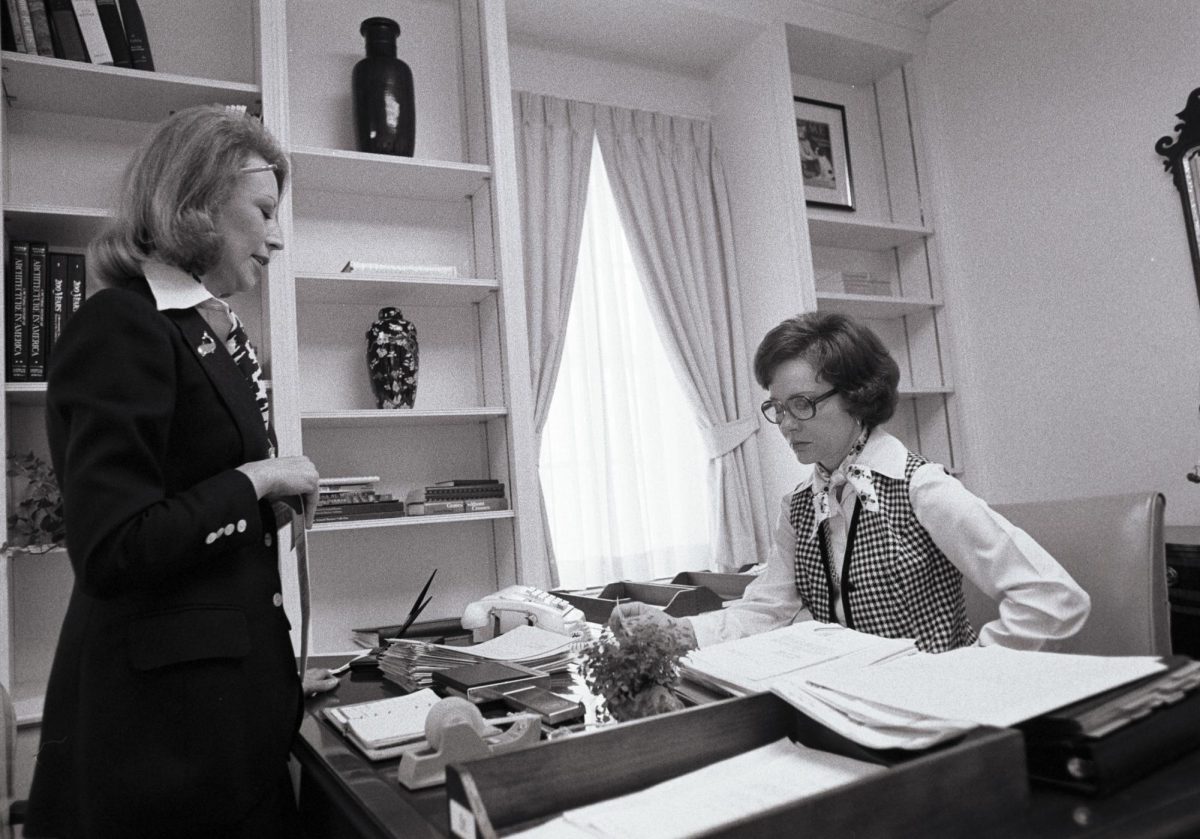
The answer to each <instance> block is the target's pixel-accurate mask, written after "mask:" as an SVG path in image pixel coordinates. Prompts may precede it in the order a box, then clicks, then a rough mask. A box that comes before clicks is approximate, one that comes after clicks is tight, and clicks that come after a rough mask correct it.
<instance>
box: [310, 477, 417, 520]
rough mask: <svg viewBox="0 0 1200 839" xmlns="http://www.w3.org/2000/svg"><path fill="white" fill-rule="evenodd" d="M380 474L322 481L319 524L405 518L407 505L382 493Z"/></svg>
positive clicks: (318, 507) (316, 515) (319, 487)
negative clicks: (379, 488)
mask: <svg viewBox="0 0 1200 839" xmlns="http://www.w3.org/2000/svg"><path fill="white" fill-rule="evenodd" d="M378 483H379V476H378V475H361V476H357V475H356V476H353V477H340V478H321V479H320V481H319V482H318V490H319V495H318V500H317V511H316V514H315V521H318V522H330V521H359V520H363V519H392V518H396V517H398V516H403V515H404V502H403V501H400V500H398V499H397V498H396V497H395V496H393V495H392V494H391V493H386V492H379V490H378V489H377V488H376V486H377V484H378Z"/></svg>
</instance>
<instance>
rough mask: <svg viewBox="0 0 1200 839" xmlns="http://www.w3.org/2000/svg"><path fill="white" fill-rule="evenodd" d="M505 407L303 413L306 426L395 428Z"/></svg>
mask: <svg viewBox="0 0 1200 839" xmlns="http://www.w3.org/2000/svg"><path fill="white" fill-rule="evenodd" d="M507 414H508V410H507V409H506V408H461V409H455V410H445V411H413V410H407V409H398V410H387V409H372V410H365V411H321V412H311V413H305V414H301V415H300V420H301V422H303V424H304V427H305V428H394V427H396V426H420V425H435V426H443V425H471V424H475V423H480V422H487V421H488V420H494V419H500V418H502V417H504V416H507Z"/></svg>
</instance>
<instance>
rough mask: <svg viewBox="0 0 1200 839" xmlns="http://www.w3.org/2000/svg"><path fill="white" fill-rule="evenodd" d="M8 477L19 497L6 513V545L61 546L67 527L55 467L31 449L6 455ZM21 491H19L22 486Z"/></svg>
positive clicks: (39, 549) (38, 550)
mask: <svg viewBox="0 0 1200 839" xmlns="http://www.w3.org/2000/svg"><path fill="white" fill-rule="evenodd" d="M7 473H8V477H9V478H15V479H16V480H15V481H13V482H12V484H10V486H12V487H13V489H14V490H18V491H14V492H13V493H12V497H13V498H18V497H19V498H20V499H21V500H20V501H18V502H17V504H16V505H15V507H14V508H13V512H11V513H9V515H8V542H7V544H6V545H5V547H7V548H21V549H23V550H27V551H29V552H31V553H45V552H47V551H50V550H53V549H54V548H56V547H59V546H61V545H63V544H64V543H65V542H66V539H67V527H66V523H65V522H64V521H63V506H62V495H61V494H60V493H59V491H58V483H57V482H56V481H55V480H54V470H53V469H51V468H50V464H48V463H46V462H45V461H44V460H42V459H41V458H40V457H38V456H37V455H35V454H34V453H33V452H29V453H28V454H10V455H9V456H8V469H7ZM22 484H23V485H24V487H23V491H19V490H20V488H21V485H22Z"/></svg>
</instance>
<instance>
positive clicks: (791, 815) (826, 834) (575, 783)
mask: <svg viewBox="0 0 1200 839" xmlns="http://www.w3.org/2000/svg"><path fill="white" fill-rule="evenodd" d="M785 735H786V736H790V737H792V738H793V739H794V740H797V741H799V742H801V743H803V744H805V745H806V746H810V747H813V748H818V749H823V750H825V751H829V752H836V753H838V754H843V755H847V756H849V757H854V758H858V759H861V760H868V761H871V762H874V763H878V764H881V765H886V766H888V767H889V771H887V772H884V773H881V774H879V775H876V776H874V777H871V778H865V779H863V780H860V781H856V782H854V783H851V784H848V785H846V786H844V787H841V788H839V789H835V790H830V791H828V792H824V793H821V794H818V795H815V796H812V797H810V798H807V799H805V800H803V801H800V802H798V803H795V804H790V805H786V806H783V807H776V808H773V809H770V810H766V811H764V812H762V813H759V814H757V815H756V816H754V817H753V818H750V819H746V820H743V821H740V822H737V823H735V824H732V825H729V826H726V827H724V828H721V829H719V830H717V831H715V832H712V833H706V834H705V835H706V836H798V835H804V836H818V837H821V838H822V839H835V838H836V837H855V839H865V838H866V837H896V836H921V837H943V836H956V837H957V836H970V835H972V834H973V833H985V832H986V829H987V828H989V827H991V826H994V825H995V824H997V823H1003V822H1006V821H1010V820H1012V819H1013V817H1014V815H1015V814H1017V813H1020V812H1021V811H1022V810H1023V809H1024V808H1025V807H1026V806H1027V802H1028V796H1029V787H1028V780H1027V776H1026V770H1025V756H1024V746H1023V741H1022V738H1021V735H1020V733H1018V732H1017V731H1014V730H1012V729H998V728H988V727H981V728H978V729H975V730H974V731H972V732H970V733H969V734H968V735H967V736H966V737H964V738H962V739H960V740H958V741H956V742H953V743H951V744H949V745H944V746H942V747H939V748H937V749H932V750H927V751H923V752H912V753H909V752H903V753H898V752H895V751H889V752H878V751H873V750H870V749H865V748H863V747H862V746H859V745H858V744H856V743H853V742H851V741H849V740H847V739H845V738H843V737H841V736H840V735H838V734H835V733H834V732H832V731H830V730H829V729H827V728H825V727H824V726H822V725H820V724H819V723H816V722H814V721H813V720H812V719H810V718H809V717H807V716H806V715H804V714H803V713H801V712H800V711H797V710H796V709H794V708H792V707H791V706H790V705H788V704H787V703H786V702H784V701H783V700H782V699H780V698H778V697H776V696H775V695H773V694H769V693H762V694H755V695H753V696H747V697H741V698H738V699H727V700H723V701H721V702H715V703H712V704H709V705H703V706H699V707H695V708H689V709H687V710H684V711H677V712H674V713H670V714H664V715H662V716H658V717H653V718H650V719H645V720H638V721H635V722H631V723H625V724H622V725H617V726H612V727H609V728H604V729H600V730H598V731H594V732H591V733H588V734H581V735H577V736H573V737H569V738H565V739H560V740H551V741H548V742H544V743H541V744H539V745H537V746H533V747H531V748H529V749H525V750H523V751H519V752H512V753H509V754H504V755H498V756H495V757H490V758H485V759H482V760H477V761H469V762H465V763H461V764H452V765H451V766H450V767H449V769H448V770H447V778H446V793H447V796H448V802H447V806H448V808H449V817H450V824H451V826H452V828H453V829H454V832H455V835H456V836H460V837H469V836H476V837H493V836H503V835H505V834H507V833H510V832H514V831H516V830H518V829H524V828H527V827H531V826H533V825H535V824H537V823H539V822H541V821H544V820H546V819H547V818H550V817H553V816H557V815H559V814H561V813H563V812H564V811H566V810H571V809H574V808H576V807H582V806H584V805H587V804H593V803H595V802H597V801H603V800H605V799H608V798H613V797H616V796H620V795H625V794H627V793H631V792H636V791H637V790H640V789H644V788H645V787H647V786H650V785H652V784H655V783H658V782H660V781H665V780H668V779H670V778H673V777H675V776H677V775H680V774H683V773H685V772H690V771H692V770H694V769H698V768H700V767H702V766H704V765H707V764H709V763H714V762H716V761H718V760H724V759H725V758H729V757H733V756H734V755H737V754H741V753H742V752H745V751H748V750H750V749H753V748H756V747H758V746H763V745H766V744H767V743H770V742H773V741H774V740H777V739H779V738H780V737H783V736H785Z"/></svg>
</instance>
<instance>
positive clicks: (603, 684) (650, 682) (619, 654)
mask: <svg viewBox="0 0 1200 839" xmlns="http://www.w3.org/2000/svg"><path fill="white" fill-rule="evenodd" d="M687 651H688V647H687V645H686V644H685V643H684V641H683V639H682V638H680V636H679V635H678V633H677V632H676V631H675V630H674V629H672V628H670V627H667V626H661V625H657V624H651V623H640V622H639V623H637V624H634V625H631V626H630V627H629V628H626V629H623V630H620V631H619V632H618V633H617V634H615V635H614V634H613V633H612V632H610V631H608V630H605V631H604V633H603V634H602V635H601V636H600V638H599V639H598V640H596V641H594V642H592V643H591V644H589V645H588V646H587V647H586V648H585V649H584V651H583V656H582V671H583V678H584V680H585V681H586V682H587V684H588V687H590V688H591V690H592V692H593V693H595V694H596V695H598V696H600V697H602V698H603V699H604V701H605V704H606V706H607V707H608V711H609V713H611V714H612V715H613V717H615V718H616V719H617V720H618V721H620V722H625V721H626V720H632V719H638V718H640V717H648V716H653V715H654V714H661V713H663V712H666V711H675V710H678V709H679V708H682V707H683V703H682V702H680V700H679V697H677V696H675V695H674V694H673V693H672V692H671V690H670V688H671V686H672V685H674V684H675V682H676V680H677V679H678V678H679V659H680V658H682V657H683V655H684V654H685V653H687Z"/></svg>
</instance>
